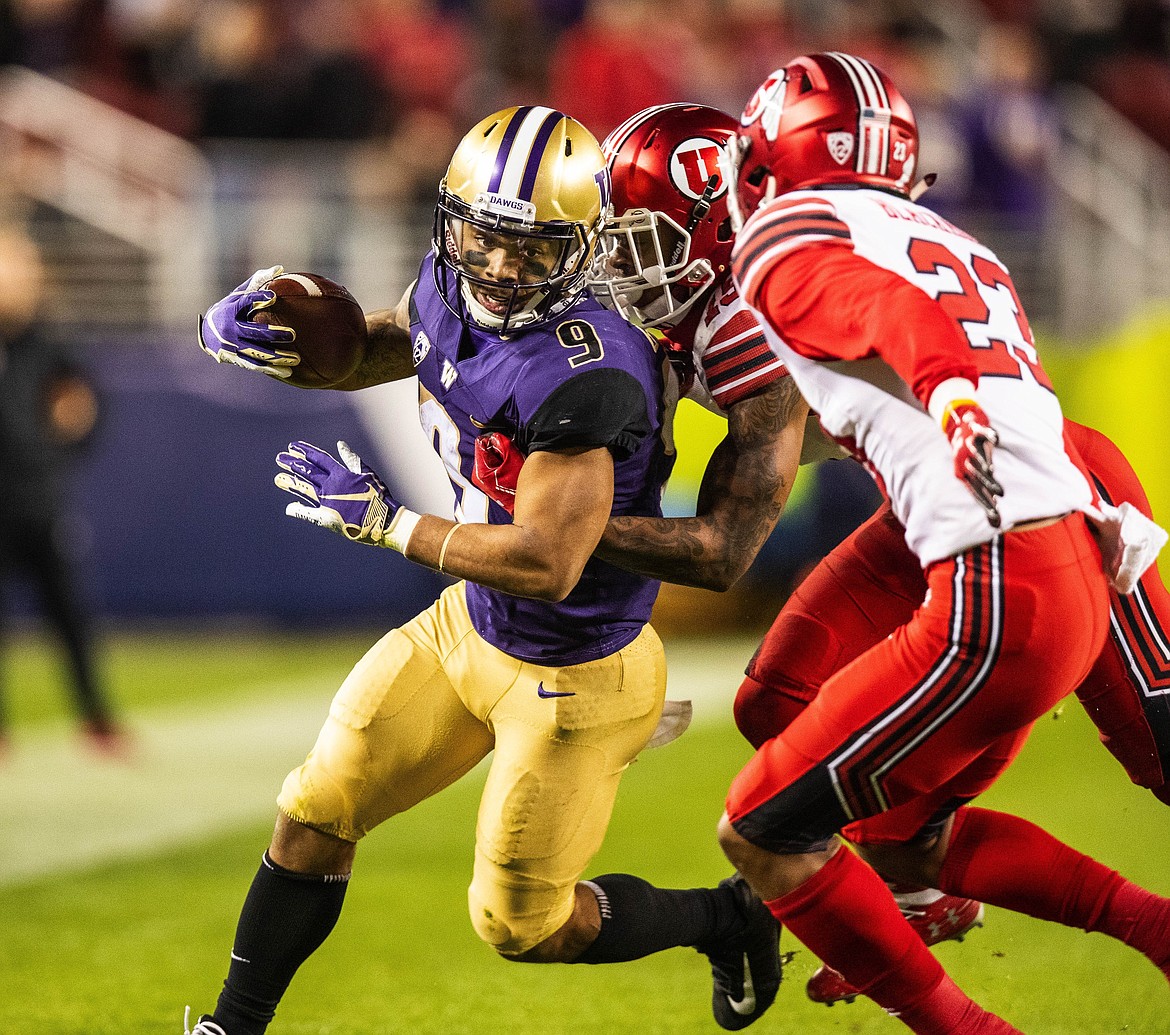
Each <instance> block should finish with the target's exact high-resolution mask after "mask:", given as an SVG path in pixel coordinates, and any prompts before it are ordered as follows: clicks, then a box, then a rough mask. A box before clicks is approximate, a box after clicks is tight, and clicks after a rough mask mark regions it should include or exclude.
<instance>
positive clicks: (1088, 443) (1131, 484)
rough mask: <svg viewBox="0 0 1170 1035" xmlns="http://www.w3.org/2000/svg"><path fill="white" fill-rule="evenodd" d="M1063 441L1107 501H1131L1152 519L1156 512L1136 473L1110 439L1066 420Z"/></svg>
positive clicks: (1116, 502) (1090, 481) (1115, 502)
mask: <svg viewBox="0 0 1170 1035" xmlns="http://www.w3.org/2000/svg"><path fill="white" fill-rule="evenodd" d="M1064 442H1065V449H1066V450H1068V452H1069V454H1070V455H1072V456H1073V461H1074V462H1076V461H1077V460H1078V458H1079V459H1080V461H1081V462H1080V463H1078V464H1077V466H1078V467H1080V468H1081V470H1082V472H1084V473H1086V474H1087V475H1088V478H1089V483H1090V484H1091V485H1092V486H1093V487H1094V489H1096V490H1097V491H1098V492H1099V493H1100V494H1101V496H1102V497H1103V498H1104V499H1105V502H1107V503H1112V504H1114V505H1117V504H1120V503H1123V502H1129V503H1130V504H1132V505H1133V506H1135V507H1137V509H1138V510H1140V511H1141V512H1142V513H1143V514H1145V516H1146V517H1148V518H1150V519H1151V520H1153V517H1154V512H1153V509H1152V508H1151V507H1150V501H1149V498H1148V497H1147V496H1146V491H1145V489H1144V488H1142V483H1141V481H1140V479H1139V478H1138V476H1137V472H1136V471H1135V470H1134V469H1133V467H1132V466H1131V465H1130V462H1129V461H1128V460H1127V459H1126V458H1125V454H1124V453H1122V451H1121V450H1120V449H1118V448H1117V446H1116V444H1115V443H1114V442H1113V441H1112V440H1111V439H1109V438H1107V437H1106V436H1105V435H1102V434H1101V432H1099V431H1094V430H1093V429H1092V428H1088V427H1085V425H1084V424H1078V423H1077V422H1076V421H1072V420H1069V419H1068V418H1067V417H1066V418H1065V421H1064ZM1070 447H1071V448H1070Z"/></svg>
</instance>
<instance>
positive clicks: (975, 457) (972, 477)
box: [942, 399, 1003, 528]
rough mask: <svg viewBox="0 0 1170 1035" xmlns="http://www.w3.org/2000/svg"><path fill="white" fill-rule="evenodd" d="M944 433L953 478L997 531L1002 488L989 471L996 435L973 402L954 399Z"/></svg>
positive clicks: (944, 414)
mask: <svg viewBox="0 0 1170 1035" xmlns="http://www.w3.org/2000/svg"><path fill="white" fill-rule="evenodd" d="M942 426H943V432H944V434H945V435H946V436H947V438H949V439H950V440H951V455H952V456H953V457H954V459H955V477H956V478H958V479H959V480H960V481H961V482H964V483H966V486H967V488H968V489H970V490H971V495H972V496H974V497H975V499H976V500H978V501H979V504H980V506H982V507H983V509H984V510H985V511H987V520H988V523H989V524H990V525H991V527H992V528H999V523H1000V518H999V507H998V506H997V504H996V497H997V496H1002V495H1003V486H1002V485H1000V484H999V482H998V481H996V478H995V474H994V472H993V471H992V467H991V452H992V450H993V449H994V448H995V446H997V445H998V444H999V435H998V434H997V433H996V430H995V428H993V427H992V426H991V421H989V420H988V419H987V414H986V413H984V412H983V407H982V406H980V405H979V404H978V403H977V402H976V401H975V400H974V399H955V400H954V401H953V402H949V403H947V407H946V409H945V410H943V418H942Z"/></svg>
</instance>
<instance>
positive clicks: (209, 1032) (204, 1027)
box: [183, 1006, 227, 1035]
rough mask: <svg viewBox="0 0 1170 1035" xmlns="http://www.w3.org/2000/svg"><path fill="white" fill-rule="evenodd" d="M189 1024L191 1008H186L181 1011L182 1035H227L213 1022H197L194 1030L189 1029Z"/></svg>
mask: <svg viewBox="0 0 1170 1035" xmlns="http://www.w3.org/2000/svg"><path fill="white" fill-rule="evenodd" d="M190 1023H191V1007H189V1006H188V1007H186V1008H184V1010H183V1035H227V1032H226V1031H224V1030H223V1028H221V1027H220V1026H219V1025H218V1024H216V1023H215V1021H207V1020H203V1021H197V1022H196V1023H195V1027H194V1028H189V1027H188V1025H190Z"/></svg>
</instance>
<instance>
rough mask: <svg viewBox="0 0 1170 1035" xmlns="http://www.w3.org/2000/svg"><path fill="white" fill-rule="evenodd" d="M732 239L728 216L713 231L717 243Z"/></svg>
mask: <svg viewBox="0 0 1170 1035" xmlns="http://www.w3.org/2000/svg"><path fill="white" fill-rule="evenodd" d="M731 237H732V229H731V216H728V217H727V218H726V219H725V220H723V222H722V223H720V224H719V226H718V227H717V228H716V230H715V239H716V240H717V241H730V240H731Z"/></svg>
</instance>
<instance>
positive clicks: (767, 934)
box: [695, 873, 781, 1031]
mask: <svg viewBox="0 0 1170 1035" xmlns="http://www.w3.org/2000/svg"><path fill="white" fill-rule="evenodd" d="M719 886H720V887H721V888H730V889H731V890H732V891H733V892H734V893H735V897H736V906H737V907H738V908H739V911H740V913H741V915H742V916H743V926H742V927H741V928H740V929H739V930H738V931H736V933H735V934H733V935H728V936H727V937H724V938H721V939H719V940H718V941H712V942H705V943H702V944H700V945H696V946H695V948H696V949H698V950H699V952H701V953H702V954H703V955H704V956H706V957H707V959H709V960H710V961H711V977H712V979H713V981H714V988H713V989H712V991H711V1012H712V1013H714V1014H715V1021H716V1023H717V1024H718V1025H719V1027H721V1028H724V1029H726V1030H727V1031H739V1030H740V1029H741V1028H746V1027H747V1026H748V1025H749V1024H752V1023H754V1022H755V1021H756V1020H758V1019H759V1018H760V1017H762V1016H763V1015H764V1012H765V1011H766V1010H767V1009H768V1007H769V1006H771V1005H772V1001H773V1000H774V999H775V998H776V993H777V992H778V991H779V989H780V977H781V973H780V924H779V923H777V921H776V918H775V917H774V916H772V914H771V912H770V911H769V910H768V907H767V906H765V905H764V903H763V902H761V901H760V900H759V899H758V898H757V897H756V895H755V892H753V891H752V889H751V888H750V887H748V882H747V881H746V880H744V879H743V877H741V876H740V875H739V874H738V873H737V874H735V875H734V876H732V877H728V878H726V879H725V880H721V881H720V882H719Z"/></svg>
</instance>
